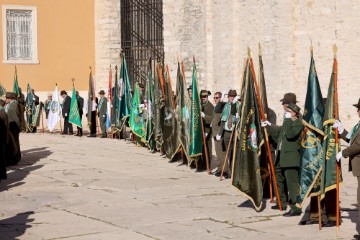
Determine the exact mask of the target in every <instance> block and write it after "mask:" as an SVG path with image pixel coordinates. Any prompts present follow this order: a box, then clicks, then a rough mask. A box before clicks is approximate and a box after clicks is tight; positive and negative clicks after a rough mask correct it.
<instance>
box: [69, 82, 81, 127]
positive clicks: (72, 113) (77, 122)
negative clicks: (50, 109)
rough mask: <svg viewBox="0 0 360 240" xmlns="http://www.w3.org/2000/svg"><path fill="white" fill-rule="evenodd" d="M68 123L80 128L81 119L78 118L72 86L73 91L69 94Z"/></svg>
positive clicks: (74, 92)
mask: <svg viewBox="0 0 360 240" xmlns="http://www.w3.org/2000/svg"><path fill="white" fill-rule="evenodd" d="M69 122H70V123H73V124H75V125H76V126H78V127H80V128H82V124H81V118H80V114H79V106H78V102H77V98H76V91H75V87H74V86H73V90H72V94H71V103H70V114H69Z"/></svg>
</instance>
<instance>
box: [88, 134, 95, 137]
mask: <svg viewBox="0 0 360 240" xmlns="http://www.w3.org/2000/svg"><path fill="white" fill-rule="evenodd" d="M87 137H96V135H95V134H90V135H88V136H87Z"/></svg>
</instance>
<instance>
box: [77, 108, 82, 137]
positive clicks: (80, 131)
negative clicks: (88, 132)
mask: <svg viewBox="0 0 360 240" xmlns="http://www.w3.org/2000/svg"><path fill="white" fill-rule="evenodd" d="M79 115H80V121H82V113H79ZM77 133H78V135H80V136H82V135H83V130H82V128H81V127H77Z"/></svg>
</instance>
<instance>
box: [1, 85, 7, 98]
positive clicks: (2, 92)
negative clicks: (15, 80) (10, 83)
mask: <svg viewBox="0 0 360 240" xmlns="http://www.w3.org/2000/svg"><path fill="white" fill-rule="evenodd" d="M5 94H6V89H5V88H4V86H3V85H2V84H1V83H0V96H4V95H5Z"/></svg>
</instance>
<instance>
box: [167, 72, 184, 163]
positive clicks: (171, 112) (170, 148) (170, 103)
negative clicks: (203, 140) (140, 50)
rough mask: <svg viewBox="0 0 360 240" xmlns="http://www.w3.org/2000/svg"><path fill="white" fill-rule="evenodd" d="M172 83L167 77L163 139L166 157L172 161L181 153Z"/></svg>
mask: <svg viewBox="0 0 360 240" xmlns="http://www.w3.org/2000/svg"><path fill="white" fill-rule="evenodd" d="M170 81H171V79H170V76H168V75H166V77H165V108H164V122H163V133H164V134H163V139H164V149H165V153H166V157H167V158H168V159H170V160H172V158H173V157H174V156H175V154H176V153H177V152H178V151H179V148H180V139H179V136H178V129H177V128H178V124H177V123H178V121H177V118H176V117H175V107H174V105H175V104H174V98H173V92H172V90H171V83H170Z"/></svg>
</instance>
